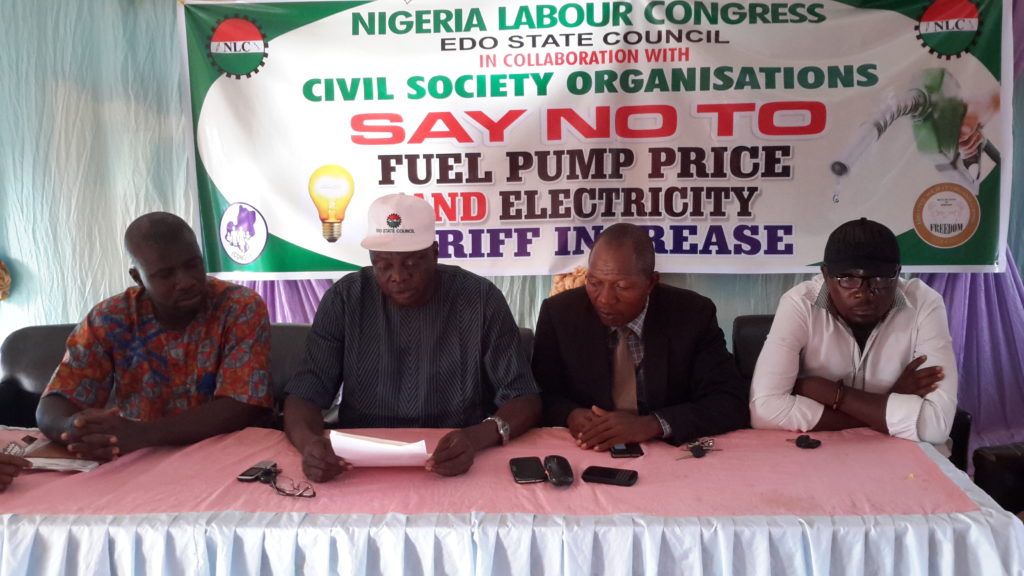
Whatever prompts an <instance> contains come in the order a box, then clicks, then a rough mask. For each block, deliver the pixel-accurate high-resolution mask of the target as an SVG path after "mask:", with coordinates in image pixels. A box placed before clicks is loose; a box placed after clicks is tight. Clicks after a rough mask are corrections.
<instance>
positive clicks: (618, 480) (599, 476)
mask: <svg viewBox="0 0 1024 576" xmlns="http://www.w3.org/2000/svg"><path fill="white" fill-rule="evenodd" d="M639 477H640V475H639V474H637V473H636V470H624V469H622V468H607V467H605V466H590V467H588V468H587V469H586V470H584V471H583V474H582V475H581V476H580V478H583V481H584V482H595V483H597V484H613V485H615V486H632V485H633V484H636V480H637V478H639Z"/></svg>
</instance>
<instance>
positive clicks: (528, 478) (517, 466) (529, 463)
mask: <svg viewBox="0 0 1024 576" xmlns="http://www.w3.org/2000/svg"><path fill="white" fill-rule="evenodd" d="M508 466H509V468H511V469H512V478H514V479H515V481H516V482H517V483H519V484H532V483H534V482H546V481H547V479H548V473H547V470H545V469H544V463H543V462H541V461H540V458H537V457H536V456H524V457H522V458H513V459H511V460H509V461H508Z"/></svg>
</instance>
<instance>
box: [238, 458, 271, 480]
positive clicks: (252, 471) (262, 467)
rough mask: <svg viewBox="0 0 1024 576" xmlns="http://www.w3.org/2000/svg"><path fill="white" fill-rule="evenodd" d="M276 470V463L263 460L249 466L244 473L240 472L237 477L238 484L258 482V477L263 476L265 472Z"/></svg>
mask: <svg viewBox="0 0 1024 576" xmlns="http://www.w3.org/2000/svg"><path fill="white" fill-rule="evenodd" d="M276 468H277V462H273V461H270V460H264V461H262V462H258V463H257V464H256V465H255V466H251V467H249V468H246V469H245V472H242V473H241V474H239V475H238V481H239V482H255V481H257V480H259V479H260V476H261V475H263V474H264V473H265V472H267V471H268V470H274V469H276Z"/></svg>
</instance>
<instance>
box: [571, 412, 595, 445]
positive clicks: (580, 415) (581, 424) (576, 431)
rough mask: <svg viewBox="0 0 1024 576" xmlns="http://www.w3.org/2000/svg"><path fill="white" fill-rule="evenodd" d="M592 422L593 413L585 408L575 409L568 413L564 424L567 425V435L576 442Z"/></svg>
mask: <svg viewBox="0 0 1024 576" xmlns="http://www.w3.org/2000/svg"><path fill="white" fill-rule="evenodd" d="M593 422H594V411H593V410H587V409H586V408H576V409H575V410H573V411H572V412H570V413H569V417H568V418H567V419H566V424H568V425H569V434H572V437H573V438H574V439H576V440H579V438H580V434H582V433H583V431H584V430H586V429H587V428H588V427H590V425H591V424H592V423H593Z"/></svg>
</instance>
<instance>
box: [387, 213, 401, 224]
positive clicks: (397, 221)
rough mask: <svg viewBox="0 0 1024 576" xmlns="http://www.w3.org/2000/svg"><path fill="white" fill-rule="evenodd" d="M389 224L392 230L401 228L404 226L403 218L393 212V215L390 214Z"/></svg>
mask: <svg viewBox="0 0 1024 576" xmlns="http://www.w3.org/2000/svg"><path fill="white" fill-rule="evenodd" d="M387 222H388V226H390V227H391V228H398V227H399V226H401V225H402V217H401V216H399V215H398V214H395V213H394V212H392V213H391V214H388V220H387Z"/></svg>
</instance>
